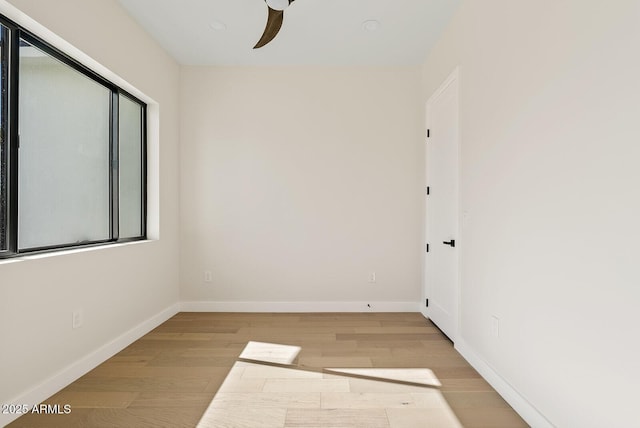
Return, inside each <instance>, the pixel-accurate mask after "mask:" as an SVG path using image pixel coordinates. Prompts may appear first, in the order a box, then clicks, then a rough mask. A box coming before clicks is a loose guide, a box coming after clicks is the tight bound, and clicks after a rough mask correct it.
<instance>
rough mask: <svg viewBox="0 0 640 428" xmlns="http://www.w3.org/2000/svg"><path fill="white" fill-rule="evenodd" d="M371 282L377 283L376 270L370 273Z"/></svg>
mask: <svg viewBox="0 0 640 428" xmlns="http://www.w3.org/2000/svg"><path fill="white" fill-rule="evenodd" d="M369 282H370V283H371V284H373V283H375V282H376V273H375V272H371V273H370V274H369Z"/></svg>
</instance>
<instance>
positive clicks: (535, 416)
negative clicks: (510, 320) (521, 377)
mask: <svg viewBox="0 0 640 428" xmlns="http://www.w3.org/2000/svg"><path fill="white" fill-rule="evenodd" d="M455 348H456V350H457V351H458V352H459V353H460V354H461V355H462V356H463V357H464V358H465V359H466V360H467V361H468V362H469V364H471V365H472V366H473V368H475V369H476V370H477V371H478V373H480V375H481V376H482V377H483V378H484V379H485V380H486V381H487V382H489V384H490V385H491V386H492V387H493V388H494V389H495V390H496V391H498V393H499V394H500V395H501V396H502V398H504V399H505V401H506V402H507V403H509V404H510V405H511V407H513V409H514V410H515V411H516V412H518V414H519V415H520V416H521V417H522V419H524V420H525V422H527V423H528V424H529V425H531V426H532V427H533V428H554V426H555V425H553V424H552V423H551V422H550V421H549V420H548V419H547V418H545V417H544V415H543V414H542V413H540V411H539V410H538V409H536V408H535V407H534V406H533V405H532V404H531V403H530V402H529V401H528V400H527V399H526V398H524V397H523V396H522V395H520V393H519V392H518V391H517V390H516V389H515V388H514V387H513V386H511V385H510V384H509V383H508V382H507V381H506V380H505V379H504V378H503V377H502V376H500V375H499V374H498V373H497V372H496V371H495V370H494V369H493V368H492V367H491V366H490V365H489V364H487V363H486V362H485V361H484V360H483V359H482V358H481V357H480V356H479V355H478V354H477V353H476V352H475V350H474V349H473V348H472V347H471V346H469V345H468V344H467V343H466V342H465V341H464V340H461V339H460V338H458V340H457V341H456V343H455Z"/></svg>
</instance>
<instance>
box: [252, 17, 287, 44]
mask: <svg viewBox="0 0 640 428" xmlns="http://www.w3.org/2000/svg"><path fill="white" fill-rule="evenodd" d="M283 19H284V11H282V10H274V9H271V8H269V18H267V26H266V28H265V29H264V33H263V34H262V37H260V40H258V43H256V45H255V46H254V47H253V48H254V49H259V48H261V47H263V46H264V45H266V44H267V43H269V42H270V41H271V40H273V39H274V38H275V37H276V36H277V35H278V32H279V31H280V28H282V22H283Z"/></svg>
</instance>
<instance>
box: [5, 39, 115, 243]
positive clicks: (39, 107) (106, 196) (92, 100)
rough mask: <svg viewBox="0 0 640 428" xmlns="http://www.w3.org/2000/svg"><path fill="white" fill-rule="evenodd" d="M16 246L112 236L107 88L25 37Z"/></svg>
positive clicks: (20, 67)
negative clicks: (31, 43) (33, 44)
mask: <svg viewBox="0 0 640 428" xmlns="http://www.w3.org/2000/svg"><path fill="white" fill-rule="evenodd" d="M19 56H20V66H19V77H20V78H19V92H18V94H19V95H18V96H19V116H18V118H19V133H20V152H19V167H18V175H19V177H18V248H19V249H33V248H46V247H51V246H61V245H70V244H81V243H87V242H96V241H103V240H108V239H109V238H110V235H111V232H110V175H109V174H110V169H109V165H110V156H109V147H110V137H109V126H110V98H111V92H110V90H109V89H108V88H106V87H104V86H103V85H101V84H99V83H98V82H96V81H95V80H93V79H91V78H89V77H87V76H85V75H84V74H82V73H80V72H79V71H77V70H75V69H73V68H71V67H70V66H68V65H66V64H64V63H63V62H61V61H59V60H58V59H56V58H54V57H52V56H51V55H49V54H47V53H45V52H44V51H42V50H40V49H38V48H37V47H35V46H32V45H30V44H29V43H28V42H26V41H24V40H21V41H20V52H19Z"/></svg>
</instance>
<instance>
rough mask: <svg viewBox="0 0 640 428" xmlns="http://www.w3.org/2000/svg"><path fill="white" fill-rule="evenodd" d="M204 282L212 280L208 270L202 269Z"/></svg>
mask: <svg viewBox="0 0 640 428" xmlns="http://www.w3.org/2000/svg"><path fill="white" fill-rule="evenodd" d="M204 282H213V274H212V273H211V271H210V270H205V271H204Z"/></svg>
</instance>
